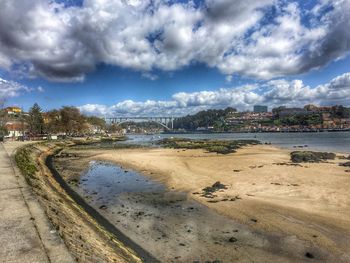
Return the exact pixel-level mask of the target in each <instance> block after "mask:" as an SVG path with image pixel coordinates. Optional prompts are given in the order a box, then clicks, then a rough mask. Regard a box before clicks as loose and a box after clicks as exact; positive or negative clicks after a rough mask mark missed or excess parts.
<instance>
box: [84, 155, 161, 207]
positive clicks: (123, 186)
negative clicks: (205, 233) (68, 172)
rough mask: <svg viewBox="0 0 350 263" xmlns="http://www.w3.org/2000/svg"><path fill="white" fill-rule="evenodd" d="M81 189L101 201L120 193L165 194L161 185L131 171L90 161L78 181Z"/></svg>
mask: <svg viewBox="0 0 350 263" xmlns="http://www.w3.org/2000/svg"><path fill="white" fill-rule="evenodd" d="M79 183H80V187H81V189H82V190H83V191H84V192H86V193H87V194H95V195H97V196H98V197H99V198H102V199H105V200H107V199H111V198H112V197H117V195H119V194H121V193H125V192H127V193H157V192H165V191H166V187H165V186H164V185H163V184H160V183H158V182H155V181H152V180H149V179H148V178H146V177H145V176H142V175H140V174H139V173H137V172H135V171H133V170H126V169H123V168H121V167H119V166H116V165H113V164H109V163H106V162H99V161H92V162H90V166H89V169H88V171H87V172H86V173H84V174H83V175H82V176H81V177H80V180H79Z"/></svg>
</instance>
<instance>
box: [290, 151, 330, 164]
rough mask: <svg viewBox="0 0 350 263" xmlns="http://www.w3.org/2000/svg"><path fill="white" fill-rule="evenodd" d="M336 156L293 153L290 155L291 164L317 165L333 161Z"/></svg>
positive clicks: (321, 153) (302, 152) (301, 152)
mask: <svg viewBox="0 0 350 263" xmlns="http://www.w3.org/2000/svg"><path fill="white" fill-rule="evenodd" d="M335 157H336V155H335V154H334V153H329V152H312V151H294V152H291V153H290V158H291V160H292V162H293V163H319V162H324V161H327V160H334V159H335Z"/></svg>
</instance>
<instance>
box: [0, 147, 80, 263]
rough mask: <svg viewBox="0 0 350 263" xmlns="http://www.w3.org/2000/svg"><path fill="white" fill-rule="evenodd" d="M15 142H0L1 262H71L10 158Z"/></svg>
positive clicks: (69, 256)
mask: <svg viewBox="0 0 350 263" xmlns="http://www.w3.org/2000/svg"><path fill="white" fill-rule="evenodd" d="M17 146H18V143H16V142H8V143H5V147H4V145H3V144H2V143H0V261H1V262H11V263H12V262H26V263H27V262H28V263H31V262H57V263H58V262H59V263H61V262H62V263H63V262H64V263H66V262H67V263H68V262H74V261H73V259H72V257H71V255H70V254H69V252H68V250H67V248H66V246H65V245H64V243H63V242H62V240H61V239H60V238H59V236H58V235H57V233H55V231H54V230H53V228H52V225H51V224H50V222H49V221H48V219H47V218H46V215H45V213H44V211H43V209H42V208H41V206H40V204H39V202H38V201H37V199H36V197H35V195H34V194H33V193H32V191H31V189H30V188H29V187H28V185H27V184H26V182H25V180H24V178H23V176H22V175H21V174H20V173H19V171H18V169H17V168H16V167H13V163H12V161H11V159H10V157H9V154H8V152H10V153H12V151H13V150H14V149H15V148H16V147H17Z"/></svg>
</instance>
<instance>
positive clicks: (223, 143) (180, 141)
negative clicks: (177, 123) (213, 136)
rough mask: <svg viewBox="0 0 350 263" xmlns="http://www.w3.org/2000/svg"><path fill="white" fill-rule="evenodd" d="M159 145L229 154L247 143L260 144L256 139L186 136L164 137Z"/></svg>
mask: <svg viewBox="0 0 350 263" xmlns="http://www.w3.org/2000/svg"><path fill="white" fill-rule="evenodd" d="M158 144H159V145H161V146H163V147H166V148H174V149H204V150H207V151H208V152H216V153H218V154H229V153H234V152H236V150H237V149H239V148H241V147H243V146H247V145H257V144H260V142H259V141H257V140H192V139H186V138H166V139H163V140H160V141H159V142H158Z"/></svg>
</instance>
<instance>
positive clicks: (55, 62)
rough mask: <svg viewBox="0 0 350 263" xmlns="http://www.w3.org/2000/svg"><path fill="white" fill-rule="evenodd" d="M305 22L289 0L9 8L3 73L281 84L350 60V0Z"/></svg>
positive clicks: (1, 45) (0, 38)
mask: <svg viewBox="0 0 350 263" xmlns="http://www.w3.org/2000/svg"><path fill="white" fill-rule="evenodd" d="M327 6H331V7H332V8H328V9H327V8H326V7H327ZM324 10H328V11H327V12H325V11H324ZM271 12H272V13H271ZM304 13H305V11H304V10H300V7H299V6H298V5H297V4H296V3H293V2H290V1H282V0H238V1H231V0H215V1H214V0H206V1H204V3H203V4H200V5H199V6H196V5H195V4H194V3H193V2H192V1H188V2H186V3H184V2H182V3H170V1H159V0H156V1H154V0H153V1H152V0H144V1H140V0H110V1H105V0H85V1H84V2H83V6H82V7H77V6H69V7H65V6H64V5H63V4H58V3H56V2H54V1H50V0H31V1H27V0H2V1H1V2H0V67H1V68H2V69H5V70H9V71H11V70H13V68H18V65H21V67H20V68H21V69H22V73H23V74H26V75H29V76H31V77H34V76H42V77H45V78H48V79H51V80H54V81H83V80H84V76H85V74H86V73H88V72H90V71H93V70H94V69H95V67H96V65H98V64H101V63H102V64H109V65H115V66H119V67H123V68H130V69H133V70H138V71H140V72H148V71H149V72H152V70H154V69H160V70H176V69H179V68H181V67H184V66H188V65H191V63H204V64H206V65H208V66H210V67H215V68H218V69H219V70H220V71H221V72H222V73H224V74H226V75H231V74H234V73H235V74H240V75H244V76H248V77H253V78H259V79H271V78H275V77H279V76H288V75H293V74H299V73H303V72H307V71H309V70H311V69H314V68H318V67H321V66H324V65H325V64H327V63H328V62H330V61H332V60H335V59H339V58H342V57H344V56H346V55H347V54H348V53H349V51H350V33H349V30H348V28H350V19H349V14H350V1H349V0H335V1H320V2H319V3H318V4H317V5H316V7H314V8H313V9H312V10H311V11H310V12H308V17H307V18H305V17H304V19H306V20H308V22H309V23H306V24H305V23H303V22H302V20H303V14H304ZM267 17H270V19H267ZM334 39H337V41H334Z"/></svg>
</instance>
